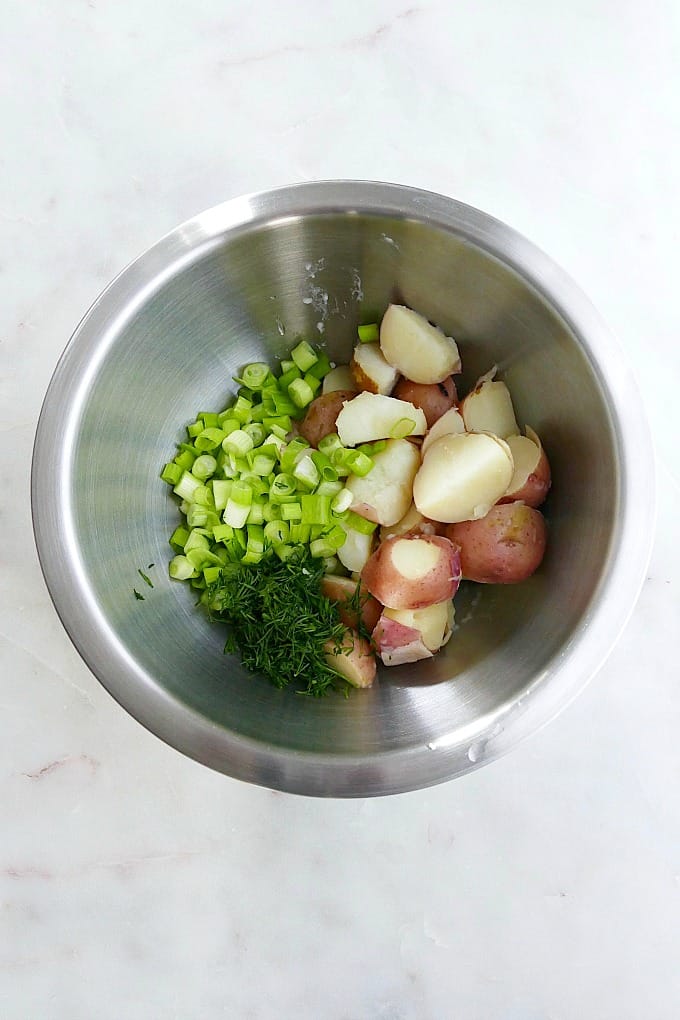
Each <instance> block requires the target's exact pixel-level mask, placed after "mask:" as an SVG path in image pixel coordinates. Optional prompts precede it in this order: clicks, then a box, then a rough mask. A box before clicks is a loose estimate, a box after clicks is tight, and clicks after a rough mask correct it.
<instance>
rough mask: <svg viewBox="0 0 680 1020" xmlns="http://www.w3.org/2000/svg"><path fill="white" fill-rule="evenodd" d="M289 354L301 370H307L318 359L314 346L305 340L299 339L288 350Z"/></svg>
mask: <svg viewBox="0 0 680 1020" xmlns="http://www.w3.org/2000/svg"><path fill="white" fill-rule="evenodd" d="M290 356H291V358H292V359H293V361H294V362H295V364H296V365H297V367H298V368H299V369H300V371H301V372H306V371H308V369H310V368H311V367H312V365H316V363H317V361H318V360H319V358H318V355H317V354H316V352H315V350H314V348H313V347H312V345H311V344H308V343H307V341H306V340H301V341H300V343H299V344H298V345H297V347H294V348H293V350H292V351H291V352H290Z"/></svg>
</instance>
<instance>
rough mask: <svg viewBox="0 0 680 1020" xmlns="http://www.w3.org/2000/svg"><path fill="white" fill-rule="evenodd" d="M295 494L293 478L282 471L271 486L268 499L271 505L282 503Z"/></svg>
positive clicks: (295, 486)
mask: <svg viewBox="0 0 680 1020" xmlns="http://www.w3.org/2000/svg"><path fill="white" fill-rule="evenodd" d="M296 492H297V485H296V483H295V478H294V477H293V475H291V474H289V473H288V472H286V471H282V472H281V474H280V475H277V476H276V478H275V479H274V481H273V482H272V484H271V488H270V490H269V498H270V500H271V501H272V503H277V502H282V501H283V500H284V499H287V498H288V497H291V496H294V495H295V493H296Z"/></svg>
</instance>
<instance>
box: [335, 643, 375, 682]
mask: <svg viewBox="0 0 680 1020" xmlns="http://www.w3.org/2000/svg"><path fill="white" fill-rule="evenodd" d="M325 658H326V662H327V663H328V665H329V666H330V667H331V669H333V670H335V672H336V673H339V674H340V676H342V677H344V678H345V680H347V682H348V683H350V684H351V685H352V687H370V686H371V685H372V684H373V681H374V680H375V674H376V663H375V656H374V655H373V652H372V650H371V645H370V642H369V641H368V640H367V639H366V638H362V637H359V635H358V634H357V632H356V631H355V630H347V631H346V632H345V635H344V637H343V639H342V641H341V643H340V645H337V644H336V643H335V642H334V641H327V642H326V645H325Z"/></svg>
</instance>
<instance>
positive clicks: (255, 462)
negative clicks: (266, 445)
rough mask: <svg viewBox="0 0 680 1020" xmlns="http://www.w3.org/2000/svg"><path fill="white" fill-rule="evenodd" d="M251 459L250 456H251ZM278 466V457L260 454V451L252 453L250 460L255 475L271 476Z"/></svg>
mask: <svg viewBox="0 0 680 1020" xmlns="http://www.w3.org/2000/svg"><path fill="white" fill-rule="evenodd" d="M249 459H250V455H249ZM275 465H276V457H272V456H270V455H269V454H265V453H260V450H259V449H258V450H253V451H252V460H250V468H251V471H252V472H253V474H256V475H262V477H264V476H265V475H268V474H270V473H271V472H272V471H273V470H274V467H275Z"/></svg>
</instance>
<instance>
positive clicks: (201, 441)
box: [194, 428, 224, 453]
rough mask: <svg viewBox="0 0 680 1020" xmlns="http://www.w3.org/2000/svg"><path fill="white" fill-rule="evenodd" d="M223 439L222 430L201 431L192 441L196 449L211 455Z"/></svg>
mask: <svg viewBox="0 0 680 1020" xmlns="http://www.w3.org/2000/svg"><path fill="white" fill-rule="evenodd" d="M223 439H224V432H223V431H222V429H218V428H209V429H203V431H202V432H201V433H200V434H199V435H198V436H196V438H195V439H194V445H195V447H196V449H197V450H199V451H201V452H204V453H211V452H212V451H213V450H216V449H217V448H218V446H220V444H221V442H222V440H223Z"/></svg>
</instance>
